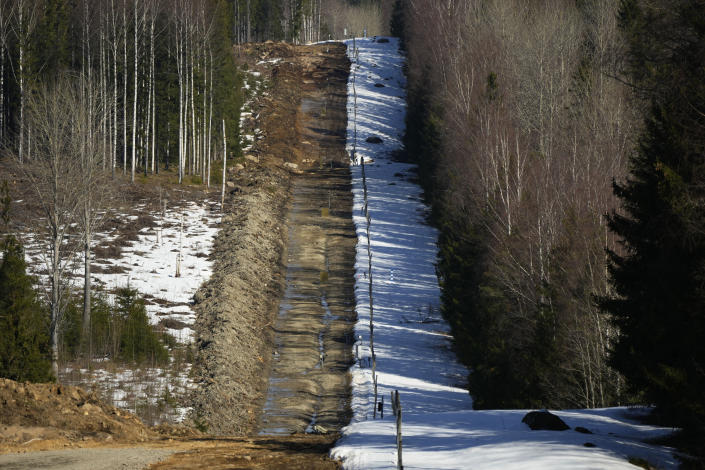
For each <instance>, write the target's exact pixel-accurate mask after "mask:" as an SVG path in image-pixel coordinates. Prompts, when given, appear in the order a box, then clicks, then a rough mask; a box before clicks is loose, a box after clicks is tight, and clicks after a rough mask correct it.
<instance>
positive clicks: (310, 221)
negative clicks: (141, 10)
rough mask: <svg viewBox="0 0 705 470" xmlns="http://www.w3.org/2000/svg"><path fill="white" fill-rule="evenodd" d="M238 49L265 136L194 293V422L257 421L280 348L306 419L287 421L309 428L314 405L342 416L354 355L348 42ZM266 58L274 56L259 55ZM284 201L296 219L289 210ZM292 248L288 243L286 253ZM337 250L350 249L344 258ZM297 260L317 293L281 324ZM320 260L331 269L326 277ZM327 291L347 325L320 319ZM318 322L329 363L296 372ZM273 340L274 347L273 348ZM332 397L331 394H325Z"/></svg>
mask: <svg viewBox="0 0 705 470" xmlns="http://www.w3.org/2000/svg"><path fill="white" fill-rule="evenodd" d="M241 54H242V55H241V57H242V58H243V60H245V61H247V63H248V65H249V67H250V69H251V70H257V71H258V72H260V73H261V74H262V75H263V76H264V77H266V79H267V80H269V83H270V86H269V88H268V91H267V95H266V96H264V97H262V98H261V99H260V100H259V101H258V102H257V103H255V104H254V105H253V106H252V108H253V113H255V115H257V116H259V119H257V122H256V123H252V124H251V125H252V126H254V125H256V126H257V127H258V128H259V129H260V130H261V131H262V134H263V135H264V138H263V139H262V140H260V141H257V142H256V144H255V146H254V148H253V149H252V150H251V152H250V155H248V157H247V158H248V159H247V160H246V162H247V166H246V168H245V169H244V170H241V171H239V172H236V173H234V174H231V175H230V177H229V181H230V182H231V184H230V186H231V187H232V190H231V191H230V194H229V196H228V198H227V201H226V210H227V212H228V214H227V215H226V216H225V218H224V220H223V223H224V227H223V229H222V230H221V232H220V234H219V235H218V237H217V239H216V242H215V246H214V253H217V254H218V257H217V258H216V263H215V266H214V275H213V276H212V278H211V280H210V281H209V282H208V283H207V284H206V285H204V286H203V288H202V289H201V290H200V291H199V292H198V293H197V294H196V301H197V305H196V311H197V313H198V320H197V323H196V331H197V336H198V349H199V354H198V359H197V361H196V367H195V370H196V373H197V377H198V382H199V386H198V388H197V391H196V393H195V396H194V402H193V404H194V422H195V423H196V424H197V425H199V426H201V427H202V428H205V429H207V431H208V432H210V433H214V434H219V435H231V434H244V433H252V432H254V431H256V430H257V429H258V424H259V423H260V410H261V409H262V406H263V404H264V403H265V396H266V393H267V389H268V385H269V383H268V380H267V378H268V376H269V371H270V370H271V369H272V359H273V358H274V357H277V358H278V359H279V360H277V362H276V364H275V367H274V370H273V377H276V378H277V379H281V380H279V382H280V383H281V382H284V381H290V382H291V383H290V384H289V385H290V387H289V386H288V385H287V388H288V390H289V391H290V392H291V393H294V394H295V395H296V398H295V399H293V400H289V401H290V402H292V403H297V404H298V403H299V402H300V403H302V406H301V407H300V409H299V412H298V416H299V418H298V419H300V420H302V421H301V422H300V423H299V424H297V425H296V426H293V427H286V429H287V432H293V431H299V432H300V431H304V430H305V428H306V426H307V425H308V424H309V423H310V422H311V418H312V417H313V416H314V415H318V414H320V413H328V412H329V411H328V410H329V409H330V410H334V411H332V414H333V415H334V416H335V418H334V419H333V420H328V421H327V424H329V425H330V426H331V428H332V429H335V428H337V427H338V426H339V425H340V424H341V423H342V422H344V420H345V414H346V411H344V408H345V396H346V395H347V393H348V392H347V388H346V387H347V382H346V369H347V364H348V361H349V356H346V354H345V352H344V350H345V347H346V346H345V340H344V337H345V332H344V330H345V328H349V326H350V325H351V321H352V319H351V318H350V313H349V312H352V307H351V302H352V278H353V276H352V268H353V264H352V263H353V258H352V257H354V240H355V235H354V230H353V228H352V222H351V221H350V220H351V207H352V197H351V195H350V189H349V186H348V185H349V181H350V177H349V173H348V169H347V157H346V155H345V147H344V146H345V129H346V127H347V121H346V116H347V114H346V97H347V76H348V69H349V63H348V61H347V57H346V55H345V46H344V45H341V44H332V45H318V46H298V47H296V46H289V45H286V44H282V43H270V44H262V45H252V46H248V47H247V48H244V49H243V50H242V51H241ZM272 59H280V60H279V61H275V62H276V63H275V64H272V63H271V62H265V63H263V61H271V60H272ZM258 64H259V65H258ZM292 164H293V165H292ZM306 188H308V189H306ZM292 194H293V195H294V198H295V199H294V202H293V205H292V203H291V197H292ZM329 198H330V204H331V207H330V210H329V214H330V216H328V217H327V218H325V219H324V218H323V217H322V216H321V214H322V212H321V209H323V208H327V207H328V200H329ZM292 208H293V209H292ZM290 210H291V211H293V214H294V215H292V217H288V215H287V214H289V212H290ZM309 212H310V214H308V213H309ZM296 214H299V215H301V217H299V215H296ZM306 214H307V215H306ZM294 219H295V222H294V225H297V226H302V227H303V228H302V230H301V231H292V235H291V236H290V235H289V233H288V232H289V228H290V226H291V221H292V220H294ZM287 220H288V221H289V222H287ZM345 220H347V221H348V224H347V225H346V224H345ZM307 227H308V228H307ZM309 229H310V230H309ZM334 234H337V235H335V236H334ZM292 237H293V238H292ZM346 241H347V244H346V243H345V242H346ZM326 244H328V245H329V247H328V248H327V249H326V248H325V246H326ZM287 246H291V247H294V248H295V251H292V253H291V254H289V253H288V251H287ZM299 249H300V253H299V252H298V251H296V250H299ZM343 252H345V253H346V254H345V255H339V253H343ZM327 254H329V255H327ZM310 256H313V258H310ZM326 256H328V258H326ZM339 256H344V257H346V258H345V262H343V260H342V259H340V258H339ZM297 258H301V259H299V260H297ZM345 263H347V264H345ZM301 264H305V265H306V266H307V267H306V269H303V270H300V271H301V272H305V273H306V276H307V279H306V280H303V279H302V280H301V281H300V282H299V281H297V280H295V281H294V282H293V284H296V285H299V286H300V287H302V288H303V289H308V290H309V291H312V292H314V294H313V298H315V300H314V301H313V302H312V303H310V305H309V307H312V308H311V309H309V310H306V308H305V307H304V312H303V315H302V316H301V317H300V318H301V321H296V320H294V321H293V323H291V324H282V323H281V322H280V320H281V318H280V317H279V316H278V315H277V313H278V312H279V303H280V299H281V298H282V294H283V293H284V291H285V290H286V288H287V278H288V277H290V276H289V274H287V265H289V266H292V265H301ZM326 264H328V265H330V266H331V271H330V272H326V276H328V282H327V284H326V285H325V286H323V283H322V282H321V279H322V277H321V276H322V275H323V274H322V272H324V271H326V268H325V266H326ZM346 276H347V277H346ZM345 279H347V281H345ZM345 282H348V284H345ZM289 285H291V283H289ZM326 293H328V295H329V296H330V302H328V303H329V304H330V305H331V309H332V310H335V313H331V314H330V315H332V316H335V317H337V318H338V319H339V320H340V322H341V323H342V324H343V326H342V329H341V328H339V327H338V326H334V327H329V325H327V323H331V322H329V321H327V320H325V318H324V317H325V315H326V309H324V308H323V305H322V299H323V298H325V295H326ZM322 296H323V297H322ZM310 300H311V299H310V298H309V300H308V301H310ZM346 304H347V305H346ZM346 309H347V310H348V312H347V313H346V312H345V311H344V310H346ZM346 324H347V325H349V326H348V327H346V326H345V325H346ZM322 329H323V330H326V331H325V332H324V333H323V334H322V341H323V342H324V343H325V345H327V349H328V351H329V353H328V357H329V362H328V364H330V365H329V366H326V367H324V368H320V367H319V369H318V370H316V371H315V373H314V374H309V377H308V378H307V379H305V380H300V381H297V379H296V378H295V377H294V376H298V375H300V374H301V373H302V372H305V371H307V370H309V369H311V370H313V369H315V367H316V364H318V362H319V339H318V338H319V333H320V332H321V331H322ZM282 331H287V332H290V333H291V336H290V337H289V338H288V339H283V340H282V339H281V338H282V336H281V334H279V335H276V334H275V333H276V332H279V333H281V332H282ZM324 338H325V339H324ZM275 340H276V341H277V344H278V345H279V349H280V350H277V351H275V354H273V350H274V345H275ZM292 342H293V343H292ZM341 344H342V346H340V345H341ZM347 348H348V349H349V346H347ZM304 356H305V358H304ZM281 359H283V360H284V362H282V361H281ZM321 372H324V373H321ZM314 375H315V376H317V377H316V378H315V379H314V380H313V381H311V380H309V379H310V377H312V376H314ZM292 381H295V382H296V383H294V382H292ZM328 395H330V401H328V402H326V404H325V405H324V404H322V402H321V400H322V398H324V396H326V400H328V398H327V397H328ZM304 397H305V398H304ZM279 398H281V397H279ZM279 398H277V397H275V398H274V400H275V401H276V400H278V399H279ZM267 402H268V403H270V404H271V403H272V402H271V400H268V401H267ZM341 403H343V406H342V407H341V405H340V404H341ZM275 406H276V407H278V406H277V405H275ZM341 408H342V409H341ZM318 410H320V413H319V411H318ZM324 410H325V411H324ZM304 421H305V424H302V423H303V422H304ZM267 426H268V425H267ZM277 427H279V426H277Z"/></svg>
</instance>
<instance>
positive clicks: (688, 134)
mask: <svg viewBox="0 0 705 470" xmlns="http://www.w3.org/2000/svg"><path fill="white" fill-rule="evenodd" d="M621 26H622V28H623V30H624V32H625V33H626V35H627V39H628V41H629V46H630V51H629V52H630V63H629V70H628V71H629V74H630V78H631V80H632V82H633V83H634V85H635V88H636V89H637V90H638V91H639V92H640V93H641V94H642V95H643V97H644V98H645V99H646V101H647V103H648V104H649V109H650V111H649V112H648V114H647V118H646V126H645V130H644V133H643V136H642V138H641V140H640V142H639V146H638V148H637V149H636V151H635V153H634V155H633V157H632V158H631V174H630V176H629V178H628V180H627V181H626V182H624V183H620V184H615V185H614V189H615V193H616V194H617V196H619V198H620V199H621V200H622V205H623V212H621V213H614V214H612V215H611V216H610V218H609V222H610V227H611V229H612V230H613V231H614V232H615V233H617V234H618V235H619V236H621V237H622V239H623V242H622V245H623V248H624V250H623V251H621V252H620V253H615V252H610V253H609V257H610V268H609V269H610V274H611V279H612V284H613V287H614V294H615V295H614V296H613V297H612V298H609V299H603V300H602V302H601V303H602V306H603V307H604V308H605V309H606V310H607V311H609V312H610V313H611V314H612V315H613V318H614V322H615V324H616V325H617V326H618V327H619V337H618V339H617V342H616V344H615V345H614V348H613V351H612V362H613V365H614V366H615V367H616V368H617V369H618V370H619V371H620V372H621V373H622V374H624V376H625V377H626V379H627V382H628V384H629V385H630V387H631V390H632V391H633V392H634V393H637V394H642V398H643V399H644V400H645V401H647V402H649V403H655V404H656V405H657V406H658V407H659V408H660V409H661V411H663V412H664V413H665V414H666V415H667V416H669V417H670V418H671V419H673V420H674V424H676V425H679V426H683V427H685V428H686V429H688V430H691V431H696V432H699V433H700V435H701V436H702V435H703V434H702V431H703V429H705V341H703V335H704V334H705V210H703V208H704V207H705V205H704V204H705V146H704V144H705V133H704V132H703V131H704V130H705V67H704V64H705V3H703V2H702V1H694V0H661V1H657V2H644V1H641V0H627V1H624V2H623V4H622V9H621Z"/></svg>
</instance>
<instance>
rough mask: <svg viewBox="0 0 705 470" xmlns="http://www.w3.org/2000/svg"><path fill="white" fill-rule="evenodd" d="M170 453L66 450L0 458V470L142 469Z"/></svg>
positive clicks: (137, 448) (145, 450)
mask: <svg viewBox="0 0 705 470" xmlns="http://www.w3.org/2000/svg"><path fill="white" fill-rule="evenodd" d="M173 453H174V451H173V450H165V449H145V448H141V447H136V448H123V449H105V448H103V449H69V450H50V451H45V452H31V453H27V454H6V455H0V468H2V469H3V470H25V469H26V470H39V469H43V468H51V469H52V470H118V469H119V470H141V469H143V468H145V467H147V466H148V465H150V464H153V463H157V462H160V461H162V460H164V459H165V458H167V457H168V456H170V455H171V454H173Z"/></svg>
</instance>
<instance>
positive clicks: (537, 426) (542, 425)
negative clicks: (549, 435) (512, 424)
mask: <svg viewBox="0 0 705 470" xmlns="http://www.w3.org/2000/svg"><path fill="white" fill-rule="evenodd" d="M521 422H522V423H526V424H527V425H528V426H529V427H530V428H531V430H532V431H565V430H566V429H570V426H568V425H567V424H565V423H564V422H563V420H562V419H561V418H559V417H558V416H556V415H554V414H553V413H549V412H548V411H546V410H542V411H530V412H528V413H527V414H526V415H525V416H524V418H522V420H521Z"/></svg>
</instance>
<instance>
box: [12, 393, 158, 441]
mask: <svg viewBox="0 0 705 470" xmlns="http://www.w3.org/2000/svg"><path fill="white" fill-rule="evenodd" d="M156 436H157V433H156V432H154V431H153V430H150V429H148V428H147V427H146V426H144V424H142V422H141V421H140V420H139V419H138V418H137V417H136V416H134V415H133V414H131V413H128V412H126V411H124V410H119V409H118V408H115V407H113V406H109V405H106V404H105V403H103V402H101V401H100V400H99V399H98V397H97V396H96V395H95V394H93V393H87V392H85V391H84V390H83V389H81V388H78V387H70V386H66V385H57V384H27V383H20V382H14V381H12V380H8V379H0V453H2V452H8V451H15V450H26V449H38V448H52V447H64V446H68V445H71V443H72V442H76V441H82V442H89V441H90V442H94V443H100V442H103V443H105V442H114V441H122V442H144V441H146V440H147V439H150V438H154V437H156Z"/></svg>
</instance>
